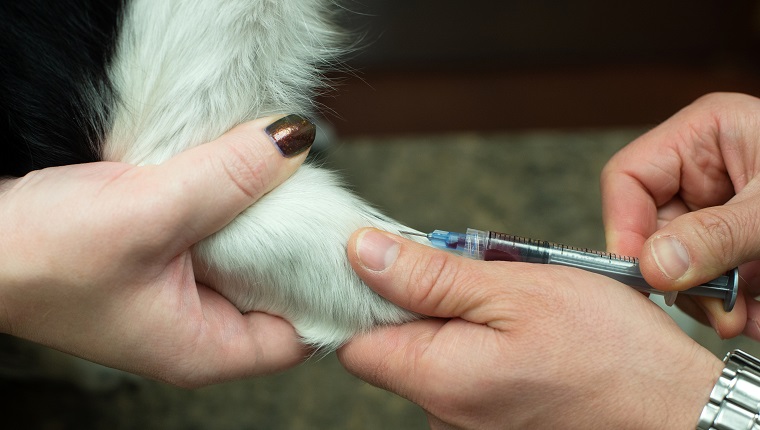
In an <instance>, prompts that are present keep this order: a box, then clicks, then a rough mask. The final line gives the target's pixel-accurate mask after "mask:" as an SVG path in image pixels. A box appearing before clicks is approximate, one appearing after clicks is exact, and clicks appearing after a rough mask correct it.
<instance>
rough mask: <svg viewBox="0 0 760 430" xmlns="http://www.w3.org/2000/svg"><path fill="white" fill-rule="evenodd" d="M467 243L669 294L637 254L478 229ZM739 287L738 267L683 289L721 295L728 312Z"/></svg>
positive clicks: (471, 251) (493, 254) (487, 255)
mask: <svg viewBox="0 0 760 430" xmlns="http://www.w3.org/2000/svg"><path fill="white" fill-rule="evenodd" d="M466 243H467V246H466V249H465V252H464V253H465V254H468V255H469V256H470V257H471V258H476V259H479V260H489V261H494V260H499V261H520V262H525V263H541V264H555V265H560V266H567V267H575V268H578V269H582V270H585V271H588V272H593V273H597V274H600V275H604V276H607V277H609V278H613V279H615V280H617V281H619V282H621V283H623V284H626V285H628V286H631V287H633V288H635V289H637V290H639V291H642V292H646V293H651V294H658V295H664V294H666V292H665V291H662V290H658V289H655V288H653V287H652V286H651V285H649V284H648V283H647V282H646V280H644V276H643V275H642V274H641V270H640V268H639V261H638V259H637V258H634V257H626V256H618V255H615V254H610V253H607V252H600V251H594V250H589V249H581V248H575V247H571V246H566V245H562V244H558V243H554V242H548V241H541V240H535V239H529V238H524V237H520V236H513V235H509V234H505V233H498V232H493V231H488V232H486V231H482V230H475V229H468V230H467V240H466ZM738 290H739V274H738V269H733V270H731V271H729V272H727V273H726V274H725V275H723V276H720V277H718V278H716V279H713V280H711V281H709V282H706V283H704V284H702V285H699V286H696V287H693V288H690V289H688V290H684V291H681V293H683V294H687V295H696V296H706V297H715V298H719V299H721V300H723V308H724V309H725V310H726V311H727V312H728V311H730V310H731V309H733V307H734V304H735V303H736V296H737V293H738Z"/></svg>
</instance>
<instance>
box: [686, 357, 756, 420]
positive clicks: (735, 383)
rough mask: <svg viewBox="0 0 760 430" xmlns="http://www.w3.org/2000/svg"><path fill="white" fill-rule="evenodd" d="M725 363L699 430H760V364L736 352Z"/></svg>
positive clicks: (702, 416) (700, 418) (754, 359)
mask: <svg viewBox="0 0 760 430" xmlns="http://www.w3.org/2000/svg"><path fill="white" fill-rule="evenodd" d="M723 362H724V363H725V364H726V366H725V367H724V368H723V372H722V373H721V375H720V378H718V382H717V383H716V384H715V387H713V389H712V392H711V393H710V402H708V403H707V404H706V405H705V407H704V409H702V414H701V415H700V416H699V423H698V424H697V430H745V429H746V430H760V416H759V415H758V414H759V413H760V360H758V359H757V358H755V357H753V356H751V355H749V354H747V353H746V352H744V351H741V350H738V349H737V350H735V351H732V352H729V353H728V354H727V355H726V358H725V359H723Z"/></svg>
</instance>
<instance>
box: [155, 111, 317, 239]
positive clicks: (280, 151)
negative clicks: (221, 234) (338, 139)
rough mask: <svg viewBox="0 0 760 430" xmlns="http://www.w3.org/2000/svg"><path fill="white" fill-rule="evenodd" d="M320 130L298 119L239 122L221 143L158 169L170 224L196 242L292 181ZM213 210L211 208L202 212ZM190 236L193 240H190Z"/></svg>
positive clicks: (192, 151) (187, 153)
mask: <svg viewBox="0 0 760 430" xmlns="http://www.w3.org/2000/svg"><path fill="white" fill-rule="evenodd" d="M315 134H316V127H315V126H314V124H312V123H311V122H310V121H308V120H307V119H305V118H303V117H301V116H299V115H288V116H285V117H281V118H279V119H278V117H265V118H259V119H257V120H254V121H251V122H248V123H245V124H241V125H239V126H237V127H235V128H233V129H232V130H230V131H229V132H227V133H225V134H224V135H222V136H221V137H219V138H218V139H216V140H214V141H212V142H209V143H206V144H203V145H200V146H197V147H195V148H192V149H190V150H187V151H185V152H182V153H180V154H178V155H177V156H175V157H173V158H171V159H170V160H168V161H167V162H165V163H164V164H162V165H160V166H154V167H155V171H154V173H155V174H156V175H157V176H158V178H153V180H154V181H155V183H158V184H161V185H162V186H164V187H165V188H164V189H163V191H164V194H163V195H162V197H163V198H166V199H169V200H170V203H167V205H168V206H169V207H171V208H172V220H170V222H169V223H167V224H168V225H169V226H170V227H169V228H171V226H176V227H175V228H177V229H182V230H183V231H184V232H185V236H184V237H185V238H186V239H189V240H191V243H194V242H196V241H198V240H200V239H203V238H204V237H206V236H208V235H210V234H212V233H214V232H216V231H218V230H219V229H221V228H222V227H224V226H225V225H226V224H227V223H229V222H230V221H231V220H232V219H233V218H234V217H235V216H237V215H238V214H239V213H240V212H242V211H243V210H245V209H246V208H247V207H248V206H250V205H252V204H253V203H254V202H255V201H256V200H258V199H259V198H261V196H263V195H264V194H266V193H268V192H269V191H271V190H272V189H274V188H275V187H277V186H278V185H279V184H281V183H282V182H284V181H285V180H286V179H288V178H289V177H290V176H291V175H292V174H293V173H294V172H295V171H296V170H297V169H298V167H299V166H300V165H301V163H303V161H304V160H305V158H306V153H307V151H308V149H309V148H310V147H311V145H312V143H313V142H314V137H315ZM205 208H213V210H205V211H202V212H203V213H202V214H201V213H200V212H201V209H205ZM188 233H190V234H192V235H193V236H194V237H193V236H188Z"/></svg>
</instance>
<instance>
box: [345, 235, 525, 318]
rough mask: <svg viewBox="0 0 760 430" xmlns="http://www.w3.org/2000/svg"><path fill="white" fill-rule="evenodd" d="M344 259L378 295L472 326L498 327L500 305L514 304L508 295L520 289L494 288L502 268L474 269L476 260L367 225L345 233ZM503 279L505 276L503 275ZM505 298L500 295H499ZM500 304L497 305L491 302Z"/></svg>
mask: <svg viewBox="0 0 760 430" xmlns="http://www.w3.org/2000/svg"><path fill="white" fill-rule="evenodd" d="M348 258H349V261H350V262H351V265H352V266H353V268H354V270H355V271H356V273H357V274H358V275H359V277H360V278H362V279H363V280H364V281H365V282H366V283H367V285H369V286H370V287H371V288H372V289H373V290H374V291H376V292H377V293H378V294H380V295H381V296H383V297H385V298H387V299H388V300H390V301H391V302H394V303H396V304H397V305H399V306H402V307H404V308H406V309H408V310H411V311H413V312H417V313H420V314H424V315H428V316H433V317H439V318H455V317H459V318H462V319H464V320H466V321H469V322H472V323H476V324H489V325H493V324H494V323H496V324H497V325H498V321H499V320H503V319H504V316H505V314H508V312H505V309H504V306H503V303H504V302H507V303H519V300H513V299H515V298H514V297H512V296H513V295H516V294H520V291H521V290H520V289H517V288H515V289H507V288H499V287H498V286H499V285H501V284H502V283H501V282H498V279H497V278H498V277H499V276H500V275H501V274H502V267H500V266H497V265H491V266H489V267H490V269H491V270H478V269H477V267H476V266H475V265H477V264H478V263H483V262H480V261H472V260H467V259H465V258H460V257H457V256H455V255H451V254H448V253H446V252H444V251H440V250H437V249H433V248H430V247H427V246H424V245H421V244H419V243H416V242H412V241H410V240H407V239H404V238H401V237H399V236H395V235H391V234H390V233H386V232H382V231H380V230H376V229H372V228H367V229H362V230H359V231H358V232H356V233H354V235H353V236H352V237H351V239H350V241H349V245H348ZM503 277H504V278H507V275H504V276H503ZM507 295H508V296H509V297H502V296H507ZM498 303H502V305H501V307H498V306H497V305H496V304H498Z"/></svg>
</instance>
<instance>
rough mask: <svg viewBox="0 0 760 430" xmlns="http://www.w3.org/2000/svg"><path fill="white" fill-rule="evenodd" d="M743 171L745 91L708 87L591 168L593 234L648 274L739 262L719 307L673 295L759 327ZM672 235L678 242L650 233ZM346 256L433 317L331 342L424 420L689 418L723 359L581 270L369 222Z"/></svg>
mask: <svg viewBox="0 0 760 430" xmlns="http://www.w3.org/2000/svg"><path fill="white" fill-rule="evenodd" d="M758 173H760V100H758V99H756V98H753V97H750V96H746V95H741V94H712V95H708V96H706V97H703V98H701V99H699V100H697V101H696V102H694V103H693V104H692V105H690V106H688V107H686V108H685V109H683V110H682V111H681V112H679V113H677V114H676V115H674V116H673V117H672V118H670V119H669V120H667V121H666V122H664V123H663V124H661V125H660V126H658V127H656V128H654V129H653V130H652V131H650V132H648V133H646V134H645V135H643V136H642V137H641V138H639V139H637V140H636V141H634V142H632V143H631V144H630V145H628V146H627V147H626V148H624V149H623V150H622V151H620V152H619V153H618V154H617V155H615V157H613V158H612V160H611V161H610V162H609V163H608V165H607V166H606V167H605V169H604V172H603V174H602V197H603V208H604V221H605V230H606V234H607V238H608V244H609V248H610V250H611V251H614V252H618V253H621V254H627V255H634V256H639V257H640V258H641V267H642V271H643V273H644V276H645V277H646V279H647V280H648V281H649V282H650V283H651V284H652V285H654V286H655V287H657V288H660V289H663V290H682V289H685V288H689V287H691V286H694V285H697V284H699V283H700V282H704V281H707V280H710V279H712V278H715V277H717V276H719V275H720V274H722V273H724V272H725V271H726V270H728V269H731V268H733V267H735V266H738V265H741V269H740V273H741V276H742V278H743V280H744V282H743V284H742V289H741V294H740V296H739V299H738V301H737V304H736V307H735V309H734V311H733V312H731V313H726V312H724V311H723V309H722V303H721V302H720V301H719V300H717V299H704V300H699V301H693V300H690V299H689V298H688V297H686V296H681V297H680V298H679V305H681V306H683V307H684V308H685V309H686V310H687V311H688V312H690V313H691V314H692V315H694V316H696V317H698V318H701V319H703V320H705V321H709V322H710V323H711V324H712V325H713V327H715V328H716V330H717V331H718V333H719V335H721V336H723V337H732V336H736V335H738V334H740V333H745V334H747V335H749V336H750V337H752V338H754V339H758V340H760V329H759V328H758V327H760V323H758V321H760V306H759V305H758V303H757V302H756V301H755V300H754V296H756V295H758V294H759V293H760V279H758V276H757V274H758V269H759V268H760V265H758V264H757V260H758V258H760V239H758V238H759V237H760V234H759V233H760V231H758V230H760V222H758V219H760V217H758V212H759V209H760V179H758ZM663 238H664V239H665V240H664V241H661V240H660V239H663ZM673 240H675V241H676V243H678V244H680V246H681V247H682V248H683V249H680V250H679V249H675V250H673V249H672V248H668V247H666V246H665V245H663V244H672V243H673ZM348 257H349V260H350V261H351V264H352V266H353V267H354V269H355V270H356V272H357V273H358V274H359V276H360V277H362V279H364V280H365V281H366V282H367V284H368V285H369V286H370V287H372V288H373V289H374V290H375V291H377V292H378V293H379V294H381V295H383V296H384V297H386V298H388V299H389V300H391V301H393V302H395V303H397V304H398V305H401V306H403V307H406V308H408V309H410V310H413V311H417V312H420V313H422V314H426V315H431V316H433V317H436V318H435V319H429V320H423V321H417V322H412V323H409V324H405V325H402V326H397V327H387V328H382V329H377V330H375V331H373V332H372V333H370V334H367V335H363V336H358V337H357V338H355V339H353V340H352V341H351V342H350V343H349V344H348V345H346V346H345V347H343V348H342V350H341V351H340V353H339V357H340V359H341V361H342V362H343V364H344V365H345V366H346V368H347V369H348V370H349V371H351V372H352V373H354V374H356V375H357V376H359V377H360V378H363V379H366V380H367V381H369V382H370V383H372V384H374V385H377V386H379V387H382V388H385V389H388V390H390V391H394V392H396V393H398V394H400V395H402V396H404V397H406V398H408V399H410V400H411V401H413V402H415V403H417V404H419V405H420V406H421V407H422V408H424V409H425V411H426V412H427V414H428V417H429V422H430V425H431V427H432V428H436V429H449V428H457V429H460V428H461V429H488V428H500V429H504V428H515V429H523V428H562V429H573V428H578V429H588V428H616V429H623V428H630V429H693V428H695V426H696V423H697V419H698V417H699V414H700V412H701V410H702V408H703V407H704V405H705V403H706V402H707V401H708V395H709V393H710V391H711V389H712V386H713V385H714V383H715V381H716V380H717V378H718V376H719V375H720V372H721V369H722V366H723V365H722V363H721V361H720V360H719V359H718V358H716V357H715V356H714V355H712V354H711V353H710V352H709V351H707V350H705V349H704V348H702V347H701V346H699V345H697V344H696V343H695V342H693V341H692V340H691V339H690V338H688V337H687V336H686V335H685V334H684V333H683V332H682V331H681V330H680V329H679V328H678V327H677V326H676V325H675V324H674V323H673V321H672V320H671V319H670V318H669V317H668V316H667V315H666V314H665V313H664V312H663V311H662V310H661V309H660V308H659V307H657V306H656V305H654V304H653V303H652V302H650V301H649V300H647V299H646V298H645V297H644V296H643V295H641V294H639V293H637V292H635V291H634V290H633V289H631V288H629V287H626V286H623V285H621V284H618V283H616V282H614V281H611V280H609V279H606V278H603V277H600V276H597V275H593V274H589V273H585V272H581V271H578V270H574V269H570V268H562V267H547V266H539V265H526V264H523V263H509V262H479V261H470V260H465V259H462V258H460V257H456V256H452V255H447V254H445V253H443V252H441V251H437V250H434V249H430V248H427V247H424V246H421V245H418V244H415V243H412V242H410V241H408V240H406V239H403V238H401V237H396V236H392V235H389V234H387V233H383V232H378V231H374V230H361V231H359V232H357V233H356V234H355V235H354V236H353V237H352V239H351V241H350V243H349V248H348Z"/></svg>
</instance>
